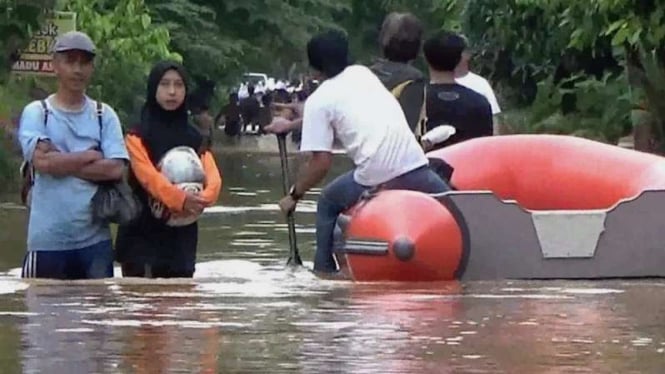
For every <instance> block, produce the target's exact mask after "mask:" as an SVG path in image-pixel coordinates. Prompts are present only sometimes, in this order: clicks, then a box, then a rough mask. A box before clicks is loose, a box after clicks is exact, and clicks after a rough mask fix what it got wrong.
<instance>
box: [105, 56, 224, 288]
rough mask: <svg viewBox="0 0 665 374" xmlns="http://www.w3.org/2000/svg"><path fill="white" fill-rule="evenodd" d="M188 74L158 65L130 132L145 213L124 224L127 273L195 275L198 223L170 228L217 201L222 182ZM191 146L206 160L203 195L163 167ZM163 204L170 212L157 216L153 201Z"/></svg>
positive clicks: (120, 255) (135, 183)
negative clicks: (197, 121)
mask: <svg viewBox="0 0 665 374" xmlns="http://www.w3.org/2000/svg"><path fill="white" fill-rule="evenodd" d="M187 83H188V82H187V74H186V72H185V70H184V68H183V67H182V65H180V64H178V63H176V62H172V61H162V62H159V63H157V64H156V65H155V66H154V67H153V69H152V71H151V72H150V75H149V76H148V90H147V96H146V102H145V104H144V106H143V110H142V112H141V121H140V123H138V124H137V125H136V126H135V127H134V128H133V129H132V130H131V131H130V132H129V133H128V134H127V136H126V138H125V141H126V144H127V150H128V151H129V156H130V161H131V170H130V178H129V181H130V184H131V185H132V187H133V188H134V192H135V193H136V194H137V196H138V197H139V199H140V200H141V202H142V203H143V212H142V214H141V216H140V217H139V218H138V219H137V220H136V221H135V222H133V223H132V224H129V225H124V226H120V227H119V228H118V235H117V238H116V259H117V261H118V262H120V264H121V266H122V274H123V276H125V277H146V278H173V277H178V278H180V277H192V276H193V274H194V269H195V264H196V248H197V244H198V225H197V223H196V222H194V223H191V224H188V225H185V226H169V225H167V224H166V222H167V220H168V218H170V217H171V216H172V215H173V216H190V215H196V216H198V215H200V214H201V213H202V211H203V209H204V208H205V207H207V206H210V205H212V204H214V203H215V201H217V198H218V196H219V192H220V190H221V186H222V180H221V176H220V173H219V170H218V168H217V165H216V163H215V159H214V157H213V155H212V153H211V151H210V150H209V149H207V146H206V144H204V141H203V138H202V136H201V134H200V132H199V131H198V130H197V129H196V128H195V127H194V126H192V125H191V124H190V123H189V121H188V113H187V93H188V88H189V87H188V84H187ZM180 146H186V147H189V148H192V149H193V150H195V151H196V152H197V153H198V155H199V157H200V158H201V163H202V165H203V169H204V172H205V177H206V178H205V180H206V182H205V185H204V188H203V191H201V192H200V193H198V194H195V193H191V192H185V191H183V190H181V189H180V188H178V187H177V186H175V185H173V184H172V183H171V182H170V181H169V180H168V179H167V178H166V177H165V176H164V175H163V174H162V173H161V172H160V171H159V170H157V165H158V164H159V162H160V160H161V159H162V157H163V156H164V155H165V154H166V153H167V152H169V151H170V150H172V149H173V148H175V147H180ZM152 199H154V200H156V201H158V202H160V203H161V204H163V206H164V207H165V210H167V214H165V215H163V216H162V217H159V218H158V217H156V216H155V214H153V212H152V210H151V209H150V200H152Z"/></svg>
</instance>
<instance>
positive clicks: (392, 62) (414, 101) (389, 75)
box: [370, 12, 426, 130]
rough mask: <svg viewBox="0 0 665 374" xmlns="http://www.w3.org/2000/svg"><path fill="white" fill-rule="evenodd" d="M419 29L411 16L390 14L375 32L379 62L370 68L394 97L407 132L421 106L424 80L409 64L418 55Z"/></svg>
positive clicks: (415, 18) (414, 123) (415, 19)
mask: <svg viewBox="0 0 665 374" xmlns="http://www.w3.org/2000/svg"><path fill="white" fill-rule="evenodd" d="M422 35H423V27H422V24H421V22H420V20H418V18H417V17H416V16H414V15H413V14H411V13H396V12H393V13H390V14H388V15H387V16H386V18H385V20H384V21H383V25H382V26H381V31H380V33H379V45H380V46H381V51H382V53H383V57H384V58H382V59H379V60H378V61H377V62H376V63H375V64H373V65H372V66H371V67H370V69H371V70H372V71H373V72H374V74H376V76H377V77H378V78H379V79H380V80H381V83H383V85H384V86H385V87H386V88H387V89H388V90H389V91H391V92H392V93H393V95H394V96H395V97H397V99H398V101H399V103H400V105H401V106H402V111H403V112H404V115H405V116H406V120H407V122H408V124H409V127H410V128H411V130H415V129H416V125H417V122H418V118H419V116H420V110H421V107H422V104H423V88H424V85H425V83H426V82H425V77H424V75H423V73H422V72H421V71H420V70H418V69H416V68H415V67H414V66H413V65H412V62H413V61H414V60H415V59H416V58H417V57H418V53H420V46H421V44H422Z"/></svg>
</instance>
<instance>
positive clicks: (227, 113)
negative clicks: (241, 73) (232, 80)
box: [215, 92, 242, 136]
mask: <svg viewBox="0 0 665 374" xmlns="http://www.w3.org/2000/svg"><path fill="white" fill-rule="evenodd" d="M220 117H224V133H225V134H226V135H228V136H237V135H239V134H240V130H241V125H242V120H241V116H240V103H239V100H238V93H237V92H232V93H230V94H229V102H228V104H226V105H225V106H224V108H223V109H222V110H221V111H220V112H219V114H218V115H217V119H216V120H215V124H216V125H217V124H218V123H219V118H220Z"/></svg>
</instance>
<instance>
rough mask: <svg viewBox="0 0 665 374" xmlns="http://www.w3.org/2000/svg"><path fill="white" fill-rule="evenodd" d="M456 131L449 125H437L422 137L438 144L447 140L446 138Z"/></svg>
mask: <svg viewBox="0 0 665 374" xmlns="http://www.w3.org/2000/svg"><path fill="white" fill-rule="evenodd" d="M456 132H457V130H456V129H455V128H454V127H453V126H450V125H442V126H437V127H435V128H433V129H431V130H429V131H428V132H427V133H426V134H425V135H423V138H422V139H423V140H425V141H427V142H429V143H430V144H439V143H441V142H445V141H446V140H448V138H450V137H451V136H453V135H455V133H456Z"/></svg>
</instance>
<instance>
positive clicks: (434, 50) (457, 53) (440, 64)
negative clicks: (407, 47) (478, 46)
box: [423, 31, 467, 72]
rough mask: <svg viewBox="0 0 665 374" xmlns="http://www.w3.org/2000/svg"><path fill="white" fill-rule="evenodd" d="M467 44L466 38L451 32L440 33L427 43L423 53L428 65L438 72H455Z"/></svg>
mask: <svg viewBox="0 0 665 374" xmlns="http://www.w3.org/2000/svg"><path fill="white" fill-rule="evenodd" d="M466 48H467V44H466V41H465V40H464V38H462V37H461V36H460V35H458V34H455V33H453V32H450V31H439V32H437V33H436V34H434V35H433V36H432V37H430V38H429V39H427V41H425V45H424V46H423V52H424V53H425V59H426V60H427V64H429V66H430V67H431V68H432V69H434V70H436V71H448V72H452V71H454V70H455V68H456V67H457V65H458V64H459V62H460V60H461V59H462V52H464V50H466Z"/></svg>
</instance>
